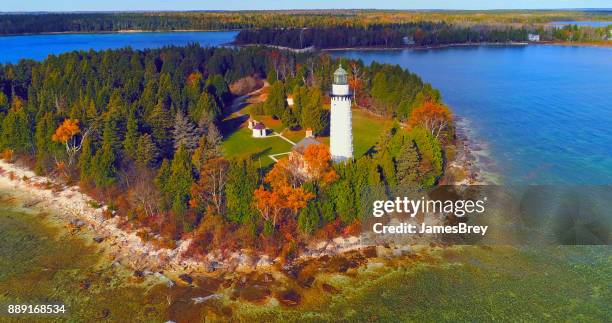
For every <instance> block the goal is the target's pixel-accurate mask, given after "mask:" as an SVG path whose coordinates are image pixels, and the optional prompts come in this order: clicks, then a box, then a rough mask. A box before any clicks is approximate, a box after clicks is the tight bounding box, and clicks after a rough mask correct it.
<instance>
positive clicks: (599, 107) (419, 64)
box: [334, 45, 612, 184]
mask: <svg viewBox="0 0 612 323" xmlns="http://www.w3.org/2000/svg"><path fill="white" fill-rule="evenodd" d="M334 55H335V56H346V57H350V58H360V59H362V60H363V61H364V62H365V63H370V62H372V61H374V60H376V61H379V62H384V63H391V64H399V65H401V66H402V67H404V68H407V69H409V70H410V71H413V72H416V73H417V74H419V75H420V76H421V77H422V78H423V79H424V80H425V81H427V82H430V83H432V84H433V86H434V87H436V88H438V89H440V90H441V92H442V96H443V99H444V101H445V102H446V103H447V104H448V105H450V106H451V108H452V109H453V110H454V111H455V112H456V113H457V114H458V115H461V116H464V117H466V118H468V119H469V120H470V121H471V122H470V124H471V125H472V126H473V128H474V131H475V132H476V134H477V136H478V137H479V138H482V139H483V140H485V141H486V142H488V143H489V144H490V151H491V154H490V156H491V157H492V158H493V159H494V160H495V162H496V164H497V170H498V171H499V172H500V173H501V174H502V175H503V177H504V178H503V180H504V182H506V183H522V184H562V183H565V184H567V183H570V184H612V100H611V99H612V48H599V47H573V46H545V45H535V46H508V47H495V46H491V47H461V48H459V47H458V48H446V49H436V50H404V51H385V52H381V51H347V52H337V53H335V54H334Z"/></svg>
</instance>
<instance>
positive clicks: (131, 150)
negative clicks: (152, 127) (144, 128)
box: [123, 115, 139, 160]
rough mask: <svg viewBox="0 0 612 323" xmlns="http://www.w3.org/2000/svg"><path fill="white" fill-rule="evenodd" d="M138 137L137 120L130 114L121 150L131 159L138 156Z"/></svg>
mask: <svg viewBox="0 0 612 323" xmlns="http://www.w3.org/2000/svg"><path fill="white" fill-rule="evenodd" d="M138 139H139V136H138V121H137V120H136V118H135V117H134V116H133V115H130V116H129V118H128V120H127V125H126V132H125V139H123V151H124V152H125V155H126V156H128V157H130V158H132V160H136V159H137V158H138V155H137V154H136V150H137V147H138Z"/></svg>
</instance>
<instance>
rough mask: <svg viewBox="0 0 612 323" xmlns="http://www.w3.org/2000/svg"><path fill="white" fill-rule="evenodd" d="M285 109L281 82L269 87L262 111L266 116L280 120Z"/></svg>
mask: <svg viewBox="0 0 612 323" xmlns="http://www.w3.org/2000/svg"><path fill="white" fill-rule="evenodd" d="M286 109H287V97H286V96H285V89H284V86H283V83H282V82H276V83H274V84H273V85H272V86H270V91H268V97H267V98H266V102H265V103H264V111H265V112H266V114H268V115H271V116H275V117H277V118H281V117H282V116H283V112H284V111H285V110H286Z"/></svg>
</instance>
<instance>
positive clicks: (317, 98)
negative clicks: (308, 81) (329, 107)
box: [301, 89, 329, 134]
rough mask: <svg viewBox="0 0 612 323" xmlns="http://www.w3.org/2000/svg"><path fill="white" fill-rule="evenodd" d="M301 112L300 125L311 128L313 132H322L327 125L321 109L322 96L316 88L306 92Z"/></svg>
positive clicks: (323, 111)
mask: <svg viewBox="0 0 612 323" xmlns="http://www.w3.org/2000/svg"><path fill="white" fill-rule="evenodd" d="M301 113H302V116H301V119H302V122H303V123H302V126H303V127H304V128H311V129H312V130H313V132H314V133H315V134H321V133H323V132H324V131H325V129H326V128H327V127H328V126H329V121H328V120H327V115H326V112H325V110H324V109H323V97H322V95H321V91H319V90H318V89H313V90H312V91H309V92H308V98H307V99H306V100H305V102H304V103H303V108H302V110H301Z"/></svg>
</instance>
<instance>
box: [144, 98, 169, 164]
mask: <svg viewBox="0 0 612 323" xmlns="http://www.w3.org/2000/svg"><path fill="white" fill-rule="evenodd" d="M148 123H149V126H150V127H151V136H152V137H153V140H154V141H155V144H156V145H157V147H158V148H159V152H160V155H161V156H162V157H166V156H170V155H171V152H172V151H173V150H172V149H171V148H172V146H171V144H172V139H171V138H170V131H171V130H172V118H171V116H170V113H169V112H168V110H167V109H166V108H164V106H163V104H162V103H161V102H160V103H158V104H157V105H155V108H153V111H152V113H151V115H150V116H149V122H148Z"/></svg>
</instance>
